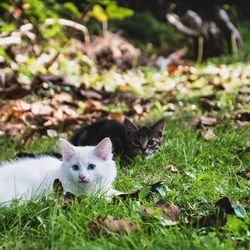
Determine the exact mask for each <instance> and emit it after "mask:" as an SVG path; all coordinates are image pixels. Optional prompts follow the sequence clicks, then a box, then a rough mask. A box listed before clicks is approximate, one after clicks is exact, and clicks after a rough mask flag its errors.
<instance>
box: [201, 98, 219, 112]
mask: <svg viewBox="0 0 250 250" xmlns="http://www.w3.org/2000/svg"><path fill="white" fill-rule="evenodd" d="M200 103H201V107H202V109H204V110H206V111H211V110H217V111H218V110H219V107H218V105H217V104H216V103H215V102H213V101H210V100H208V99H206V98H201V99H200Z"/></svg>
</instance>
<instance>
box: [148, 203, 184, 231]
mask: <svg viewBox="0 0 250 250" xmlns="http://www.w3.org/2000/svg"><path fill="white" fill-rule="evenodd" d="M157 211H159V212H160V215H161V217H162V218H163V219H164V225H167V226H172V225H176V224H177V220H178V219H179V217H180V212H181V211H180V208H178V207H177V206H175V205H173V204H170V203H168V202H167V201H164V200H161V201H158V202H157V203H156V204H155V205H154V207H149V208H145V209H144V210H143V217H144V218H147V217H148V216H149V217H151V216H153V217H154V215H155V213H156V212H157Z"/></svg>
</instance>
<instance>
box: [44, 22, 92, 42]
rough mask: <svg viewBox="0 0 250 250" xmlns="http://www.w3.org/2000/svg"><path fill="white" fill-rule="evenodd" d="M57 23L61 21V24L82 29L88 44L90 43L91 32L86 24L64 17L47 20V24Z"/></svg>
mask: <svg viewBox="0 0 250 250" xmlns="http://www.w3.org/2000/svg"><path fill="white" fill-rule="evenodd" d="M55 23H59V24H60V25H63V26H68V27H71V28H74V29H77V30H80V31H82V33H83V35H84V40H85V43H86V44H89V43H90V37H89V32H88V29H87V27H86V26H84V25H82V24H79V23H76V22H74V21H71V20H67V19H63V18H60V19H53V18H48V19H46V20H45V24H46V25H51V24H55Z"/></svg>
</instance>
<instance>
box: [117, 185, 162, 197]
mask: <svg viewBox="0 0 250 250" xmlns="http://www.w3.org/2000/svg"><path fill="white" fill-rule="evenodd" d="M163 183H164V181H158V182H156V183H154V184H152V185H147V186H145V187H149V188H150V192H151V193H155V192H158V191H157V188H158V187H161V186H162V185H163ZM143 188H144V187H142V188H141V189H138V190H136V191H133V192H126V193H122V194H119V195H118V197H120V198H121V199H123V200H125V199H127V198H131V199H137V198H138V196H139V193H140V191H141V190H142V189H143ZM149 195H150V194H149ZM149 195H148V196H149Z"/></svg>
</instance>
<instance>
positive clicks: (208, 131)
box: [202, 127, 216, 141]
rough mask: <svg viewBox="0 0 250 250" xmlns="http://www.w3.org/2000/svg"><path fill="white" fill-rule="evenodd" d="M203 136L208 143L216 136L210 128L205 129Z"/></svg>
mask: <svg viewBox="0 0 250 250" xmlns="http://www.w3.org/2000/svg"><path fill="white" fill-rule="evenodd" d="M202 136H203V138H204V139H205V140H206V141H210V140H213V139H214V138H215V137H216V135H215V133H214V131H213V129H211V128H208V127H205V128H204V130H203V132H202Z"/></svg>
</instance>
